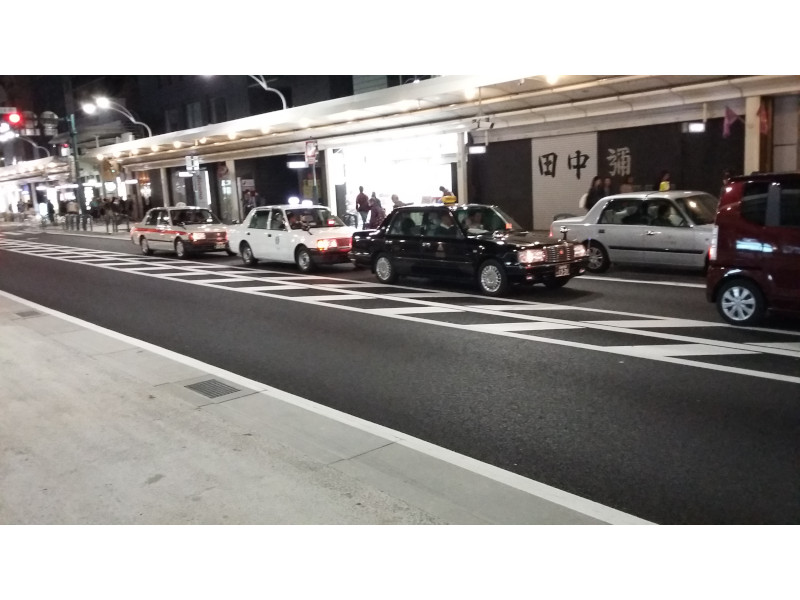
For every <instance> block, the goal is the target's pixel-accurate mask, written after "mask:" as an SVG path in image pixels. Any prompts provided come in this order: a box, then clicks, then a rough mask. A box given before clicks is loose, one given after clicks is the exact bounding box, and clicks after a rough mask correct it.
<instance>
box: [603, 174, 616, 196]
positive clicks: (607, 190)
mask: <svg viewBox="0 0 800 600" xmlns="http://www.w3.org/2000/svg"><path fill="white" fill-rule="evenodd" d="M613 193H614V192H613V191H612V189H611V177H606V178H605V179H603V198H605V197H606V196H611V195H612V194H613Z"/></svg>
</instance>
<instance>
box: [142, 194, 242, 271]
mask: <svg viewBox="0 0 800 600" xmlns="http://www.w3.org/2000/svg"><path fill="white" fill-rule="evenodd" d="M131 241H132V242H133V243H134V244H136V245H138V246H139V247H140V248H141V249H142V254H145V255H150V254H152V253H153V251H154V250H163V251H167V252H174V253H175V254H177V255H178V258H186V257H187V256H188V255H190V254H194V253H199V252H219V251H221V252H227V253H228V254H229V255H231V256H233V255H234V254H235V252H233V251H231V249H230V246H228V227H227V225H225V224H223V223H222V221H220V220H219V219H218V218H217V217H216V216H215V215H214V213H212V212H211V211H210V210H208V209H207V208H201V207H199V206H181V205H178V206H163V207H158V208H151V209H150V210H148V211H147V214H145V216H144V219H142V221H141V222H140V223H138V224H136V225H135V226H134V227H132V228H131Z"/></svg>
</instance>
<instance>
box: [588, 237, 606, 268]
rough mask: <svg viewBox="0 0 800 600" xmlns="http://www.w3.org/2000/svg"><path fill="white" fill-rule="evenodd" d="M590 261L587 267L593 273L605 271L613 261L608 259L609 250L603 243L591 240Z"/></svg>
mask: <svg viewBox="0 0 800 600" xmlns="http://www.w3.org/2000/svg"><path fill="white" fill-rule="evenodd" d="M587 256H588V257H589V262H588V263H587V264H586V268H587V269H588V270H589V271H591V272H592V273H605V272H606V271H608V267H609V266H611V262H610V261H609V260H608V252H606V249H605V248H603V245H602V244H600V243H598V242H590V243H589V248H588V251H587Z"/></svg>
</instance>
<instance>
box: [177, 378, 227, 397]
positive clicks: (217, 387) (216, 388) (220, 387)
mask: <svg viewBox="0 0 800 600" xmlns="http://www.w3.org/2000/svg"><path fill="white" fill-rule="evenodd" d="M184 387H187V388H189V389H190V390H192V391H193V392H197V393H198V394H202V395H203V396H205V397H206V398H219V397H220V396H227V395H228V394H233V393H234V392H240V391H241V390H239V389H237V388H235V387H232V386H230V385H228V384H226V383H222V382H221V381H217V380H216V379H208V380H207V381H200V382H198V383H192V384H190V385H187V386H184Z"/></svg>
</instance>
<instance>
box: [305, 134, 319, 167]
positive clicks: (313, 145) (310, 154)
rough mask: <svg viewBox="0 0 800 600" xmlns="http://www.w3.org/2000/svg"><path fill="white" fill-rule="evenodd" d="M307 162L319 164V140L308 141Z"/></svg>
mask: <svg viewBox="0 0 800 600" xmlns="http://www.w3.org/2000/svg"><path fill="white" fill-rule="evenodd" d="M306 164H309V165H315V164H317V140H309V141H307V142H306Z"/></svg>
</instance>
